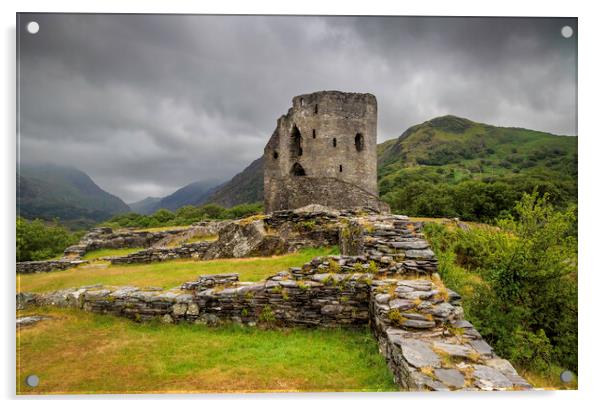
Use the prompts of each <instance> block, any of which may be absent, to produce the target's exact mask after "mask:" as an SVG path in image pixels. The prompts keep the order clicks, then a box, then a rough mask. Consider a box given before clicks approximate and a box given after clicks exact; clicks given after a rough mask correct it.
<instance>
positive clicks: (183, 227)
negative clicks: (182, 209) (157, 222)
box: [135, 225, 190, 232]
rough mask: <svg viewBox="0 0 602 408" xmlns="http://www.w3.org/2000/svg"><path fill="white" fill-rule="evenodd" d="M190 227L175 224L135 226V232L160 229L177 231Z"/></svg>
mask: <svg viewBox="0 0 602 408" xmlns="http://www.w3.org/2000/svg"><path fill="white" fill-rule="evenodd" d="M188 228H190V225H175V226H161V227H152V228H136V229H135V231H137V232H161V231H177V230H185V229H188Z"/></svg>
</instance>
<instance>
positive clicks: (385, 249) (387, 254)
mask: <svg viewBox="0 0 602 408" xmlns="http://www.w3.org/2000/svg"><path fill="white" fill-rule="evenodd" d="M364 221H367V222H369V223H370V224H371V225H370V227H368V228H366V229H365V231H364V234H363V250H364V252H365V254H366V256H367V257H368V259H370V260H374V261H376V262H378V263H379V264H386V265H388V272H389V273H390V274H414V275H429V274H431V273H433V272H436V271H437V258H436V256H435V253H434V252H433V251H432V250H431V249H430V247H429V244H428V242H426V240H425V237H424V234H422V223H420V222H411V221H409V220H408V218H407V217H405V216H399V215H393V216H380V217H379V216H371V217H367V218H366V219H365V220H364Z"/></svg>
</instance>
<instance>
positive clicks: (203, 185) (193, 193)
mask: <svg viewBox="0 0 602 408" xmlns="http://www.w3.org/2000/svg"><path fill="white" fill-rule="evenodd" d="M216 184H217V183H215V182H211V181H196V182H194V183H190V184H187V185H185V186H184V187H182V188H180V189H178V190H176V191H175V192H174V193H172V194H170V195H168V196H166V197H163V198H162V199H161V200H160V201H159V202H157V203H156V204H155V205H154V206H153V207H152V211H150V212H149V213H153V212H155V211H156V210H158V209H161V208H165V209H166V210H171V211H175V210H177V209H178V208H180V207H183V206H185V205H199V204H202V203H203V202H205V201H206V199H207V197H209V195H210V194H211V193H212V192H213V190H214V189H215V187H216Z"/></svg>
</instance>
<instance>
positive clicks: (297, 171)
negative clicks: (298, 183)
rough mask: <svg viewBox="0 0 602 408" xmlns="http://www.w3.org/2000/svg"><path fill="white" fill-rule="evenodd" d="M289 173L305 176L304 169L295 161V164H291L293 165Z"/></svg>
mask: <svg viewBox="0 0 602 408" xmlns="http://www.w3.org/2000/svg"><path fill="white" fill-rule="evenodd" d="M291 175H293V176H297V177H300V176H305V169H304V168H303V166H301V165H300V164H299V163H295V164H293V167H292V168H291Z"/></svg>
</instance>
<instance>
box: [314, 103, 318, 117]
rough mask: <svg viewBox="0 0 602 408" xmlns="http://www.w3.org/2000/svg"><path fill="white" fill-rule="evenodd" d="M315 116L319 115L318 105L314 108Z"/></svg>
mask: <svg viewBox="0 0 602 408" xmlns="http://www.w3.org/2000/svg"><path fill="white" fill-rule="evenodd" d="M314 114H316V115H317V114H318V104H317V103H316V106H315V107H314Z"/></svg>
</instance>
